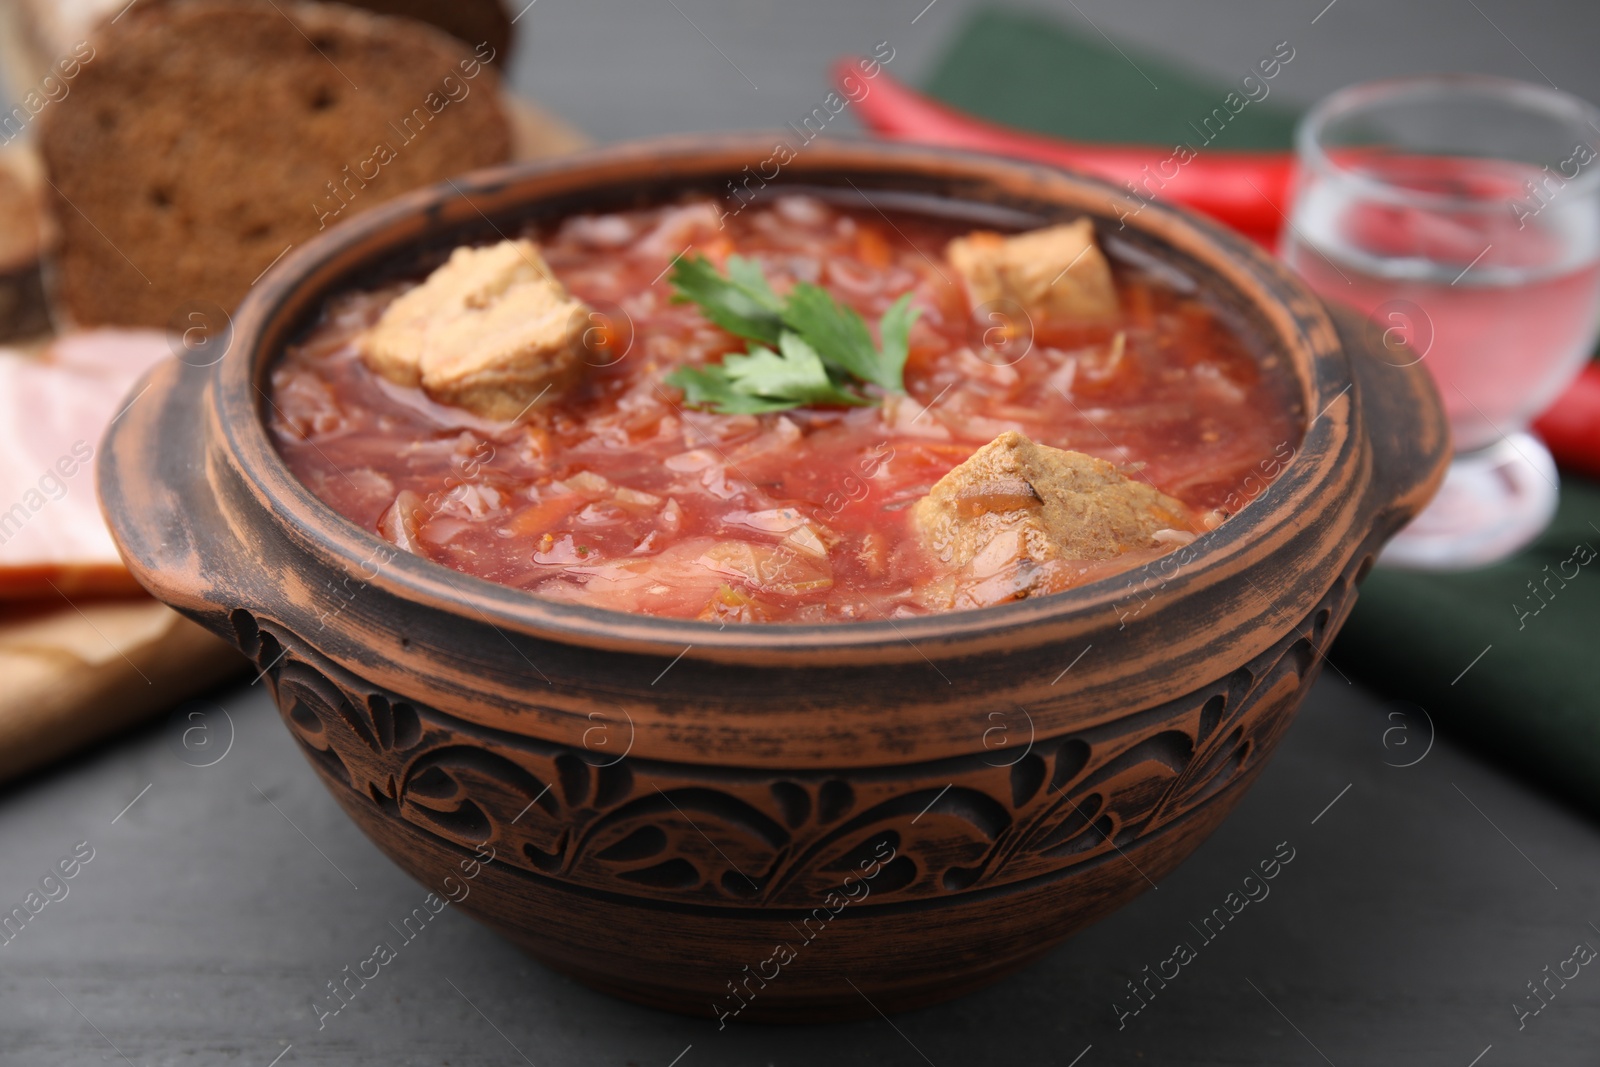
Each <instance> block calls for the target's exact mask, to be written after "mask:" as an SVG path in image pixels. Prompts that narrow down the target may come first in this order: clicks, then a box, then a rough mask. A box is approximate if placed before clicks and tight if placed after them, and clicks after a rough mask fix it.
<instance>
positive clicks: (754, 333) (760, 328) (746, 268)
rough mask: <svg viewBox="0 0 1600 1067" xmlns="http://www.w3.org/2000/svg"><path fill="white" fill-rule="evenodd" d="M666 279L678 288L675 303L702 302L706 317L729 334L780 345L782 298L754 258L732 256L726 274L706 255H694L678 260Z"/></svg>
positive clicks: (674, 298)
mask: <svg viewBox="0 0 1600 1067" xmlns="http://www.w3.org/2000/svg"><path fill="white" fill-rule="evenodd" d="M667 280H668V281H670V282H671V283H672V287H673V288H674V289H676V290H677V292H676V293H675V294H673V297H672V302H673V303H675V304H686V303H690V302H693V303H696V304H699V305H700V310H701V312H702V313H704V315H705V317H706V318H708V319H710V320H711V321H712V322H714V323H716V324H717V325H718V326H721V327H722V328H723V329H724V330H727V331H728V332H729V333H731V334H736V335H737V336H739V337H748V338H750V339H751V340H753V341H762V342H764V343H766V344H769V345H770V344H777V342H778V333H779V331H780V330H782V329H783V319H782V311H783V301H782V300H780V299H779V298H778V294H777V293H774V292H773V291H772V286H770V285H768V284H767V279H766V276H765V275H763V274H762V273H761V266H760V265H759V264H758V263H756V262H755V261H754V260H751V259H745V258H744V257H742V256H729V257H728V275H727V277H724V276H723V275H721V274H718V273H717V268H716V267H714V266H712V265H711V261H710V260H709V259H707V258H706V257H705V256H701V255H696V256H691V257H688V258H684V259H680V260H678V264H677V266H675V267H673V269H672V275H671V277H670V278H668V279H667Z"/></svg>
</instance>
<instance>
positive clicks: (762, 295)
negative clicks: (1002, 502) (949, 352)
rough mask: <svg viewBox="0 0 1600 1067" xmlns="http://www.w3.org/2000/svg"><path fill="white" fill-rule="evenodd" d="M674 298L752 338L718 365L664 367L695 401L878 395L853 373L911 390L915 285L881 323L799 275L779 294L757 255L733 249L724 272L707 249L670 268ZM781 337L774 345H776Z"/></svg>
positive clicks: (758, 408)
mask: <svg viewBox="0 0 1600 1067" xmlns="http://www.w3.org/2000/svg"><path fill="white" fill-rule="evenodd" d="M670 281H671V282H672V285H673V287H674V289H676V292H675V293H674V295H673V301H674V302H677V303H686V302H692V303H695V304H698V305H699V306H700V310H701V311H702V312H703V313H704V314H705V316H706V318H708V319H710V320H711V321H712V322H714V323H716V324H717V325H718V326H721V327H722V328H723V329H725V330H727V331H728V332H729V333H732V334H735V335H736V336H739V337H743V338H746V339H748V340H750V341H753V342H758V343H756V344H752V345H751V346H750V347H749V350H748V351H747V352H746V353H745V354H744V355H737V354H730V355H728V356H726V357H724V359H723V361H722V363H721V364H720V365H709V366H704V367H680V368H679V369H678V370H676V371H674V372H673V373H672V374H670V375H669V376H668V377H667V383H668V384H669V385H675V386H677V387H678V388H680V389H682V390H683V391H684V398H685V401H686V402H687V403H688V404H689V405H690V406H693V407H710V408H711V409H712V410H713V411H717V412H721V413H724V414H736V413H737V414H749V413H755V412H762V411H782V410H785V409H787V408H794V407H803V406H805V405H807V404H845V405H860V404H867V403H871V401H870V400H868V399H867V398H866V397H863V396H862V395H861V394H860V393H859V392H856V391H855V390H853V389H851V388H848V386H849V385H850V384H851V383H852V382H853V381H854V382H862V383H868V384H872V385H876V386H878V387H879V388H881V389H883V390H884V391H886V392H890V393H904V392H905V381H904V374H905V364H906V356H907V355H908V353H909V349H910V333H911V325H912V323H914V322H915V321H916V320H917V316H918V315H920V314H921V311H920V310H917V309H914V308H912V307H911V294H910V293H907V294H905V295H904V296H902V297H901V298H900V299H899V300H896V301H895V302H894V303H893V304H892V305H890V307H889V309H888V310H887V311H885V312H884V314H883V318H882V320H881V321H880V322H879V324H878V331H879V333H880V335H881V339H880V342H879V343H874V342H873V340H872V333H871V331H870V330H868V328H867V324H866V322H865V321H864V320H863V319H862V318H861V316H860V315H859V314H858V313H857V312H856V311H855V310H853V309H851V308H848V307H845V306H844V305H843V304H840V303H839V302H838V301H837V300H835V299H834V298H833V296H832V294H830V293H829V292H828V291H827V290H825V289H823V288H821V287H820V286H816V285H811V284H809V283H806V282H801V283H800V284H798V285H796V286H795V287H794V288H793V289H792V290H791V291H790V292H789V295H788V297H787V298H783V297H779V296H778V294H777V293H775V292H774V291H773V289H772V286H771V284H770V283H769V282H768V281H767V279H766V276H765V275H764V274H762V272H761V267H760V265H759V264H757V263H756V262H755V261H754V260H752V259H746V258H744V257H742V256H730V257H728V271H727V274H726V275H723V274H720V273H718V271H717V269H716V267H714V266H713V265H712V264H711V262H710V261H709V260H707V259H706V258H705V257H704V256H694V257H692V258H688V259H684V260H681V261H680V262H679V264H678V265H677V266H676V267H675V268H674V269H673V272H672V276H671V278H670ZM773 344H776V345H777V346H778V350H777V351H773V349H772V348H771V347H770V346H771V345H773Z"/></svg>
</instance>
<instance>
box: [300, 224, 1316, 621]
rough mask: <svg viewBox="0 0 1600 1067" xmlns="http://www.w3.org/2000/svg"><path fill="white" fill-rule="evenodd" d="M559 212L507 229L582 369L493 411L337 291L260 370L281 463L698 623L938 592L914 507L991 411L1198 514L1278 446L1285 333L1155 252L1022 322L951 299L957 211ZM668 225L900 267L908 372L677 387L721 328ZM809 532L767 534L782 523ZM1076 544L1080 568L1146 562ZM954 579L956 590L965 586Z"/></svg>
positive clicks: (720, 345)
mask: <svg viewBox="0 0 1600 1067" xmlns="http://www.w3.org/2000/svg"><path fill="white" fill-rule="evenodd" d="M720 222H721V225H720V226H719V218H718V212H717V210H716V209H715V208H714V207H713V206H712V204H711V203H710V202H709V201H692V202H687V203H682V204H675V205H671V206H666V207H658V208H650V209H642V210H633V211H622V212H617V213H613V214H597V215H582V216H576V217H572V218H569V219H567V220H566V221H565V222H563V223H561V224H560V225H557V226H555V227H553V228H551V229H549V230H547V231H544V232H531V233H530V234H529V236H532V237H533V238H534V239H536V240H538V241H539V243H540V244H541V246H542V248H543V251H544V254H545V257H546V259H547V261H548V262H549V264H550V266H551V268H552V270H553V271H554V272H555V273H556V275H557V276H558V277H559V279H560V280H561V281H562V282H563V283H564V284H565V285H566V286H567V287H568V289H570V290H571V291H572V293H573V294H574V295H576V296H577V297H579V298H581V299H583V300H584V301H586V302H587V303H589V304H590V305H591V306H592V307H594V308H596V309H597V315H596V317H595V319H594V323H595V326H594V330H593V331H592V332H591V333H590V335H589V338H590V340H591V341H593V342H595V345H594V347H593V348H592V350H591V353H590V357H589V359H588V362H589V364H590V366H588V367H587V368H586V374H585V377H584V378H583V380H582V381H581V383H580V384H578V385H577V386H575V387H573V388H572V389H571V390H569V391H568V392H567V393H566V394H564V395H563V396H561V397H560V398H559V399H556V400H554V401H552V402H550V403H548V404H546V405H544V406H542V407H538V408H535V409H534V410H533V411H532V412H530V413H529V414H528V415H526V416H525V417H524V419H523V420H522V421H521V422H517V423H497V422H489V421H487V420H483V419H480V418H477V417H475V416H473V415H471V414H470V413H468V412H465V411H462V410H460V409H456V408H451V407H445V406H442V405H439V404H436V403H433V402H432V401H430V400H429V399H428V398H427V397H425V396H424V395H423V394H422V393H421V392H420V391H418V390H416V389H411V388H406V387H401V386H397V385H394V384H392V383H389V382H387V381H384V380H383V379H381V378H379V377H378V376H377V375H375V374H373V373H372V372H371V371H369V370H368V369H367V367H366V366H365V364H364V363H363V362H362V360H361V357H360V355H359V354H358V352H357V349H356V345H355V341H356V338H357V337H358V335H359V334H360V332H361V331H362V330H363V329H364V328H366V327H367V326H369V325H370V324H372V323H373V322H375V321H376V319H377V318H378V316H379V315H380V314H381V313H382V311H383V309H384V307H385V306H386V305H387V304H388V302H389V301H391V300H392V299H393V298H394V297H395V296H396V295H397V294H398V293H399V292H402V291H404V289H405V288H406V286H403V285H402V286H389V287H386V288H382V289H378V290H375V291H370V292H353V293H347V294H345V295H342V296H340V297H337V298H335V299H333V300H331V301H330V302H329V304H328V306H327V308H326V310H325V312H324V314H323V316H322V319H321V321H320V322H319V323H318V324H317V325H316V326H315V327H314V328H313V329H312V330H311V332H310V333H309V335H308V336H307V337H306V338H305V340H303V341H302V342H301V343H299V344H297V345H295V346H293V347H291V348H290V349H289V350H288V351H287V352H286V353H285V355H284V357H283V359H282V361H281V363H280V364H279V365H278V366H277V367H276V368H274V371H273V375H272V403H271V405H270V407H269V413H270V424H271V432H272V435H273V437H274V440H275V441H276V444H277V447H278V449H279V451H280V453H281V454H282V455H283V457H284V459H285V460H286V461H287V463H288V464H289V467H290V469H291V470H292V471H293V472H294V473H295V475H296V476H297V477H299V478H300V479H301V480H302V481H303V482H304V483H305V484H306V485H307V486H309V487H310V489H311V490H312V491H313V492H314V493H315V494H316V495H317V496H318V497H319V498H321V499H322V500H323V501H324V502H325V503H327V504H328V505H329V506H330V507H332V508H333V509H334V510H335V511H337V512H338V513H339V514H341V515H343V516H345V517H347V518H348V519H350V520H351V521H353V522H355V523H357V524H359V525H360V526H362V527H364V528H366V529H368V530H373V531H376V532H378V533H380V535H382V536H385V537H387V538H388V539H389V540H391V541H393V542H396V543H397V544H399V545H400V546H401V547H403V548H406V549H408V550H410V551H413V552H415V553H417V554H418V555H421V556H425V557H426V558H428V559H432V560H434V561H436V562H439V563H442V564H444V565H446V566H448V567H453V568H455V569H456V570H459V571H463V572H465V573H468V574H473V575H477V576H479V577H482V578H486V579H489V580H491V581H495V582H501V583H504V584H506V585H511V586H516V587H518V588H522V589H527V590H529V591H530V592H533V593H536V594H539V595H541V596H544V597H549V598H553V599H559V600H564V601H571V602H576V603H583V604H589V605H593V606H596V607H602V608H612V609H616V610H621V611H632V612H642V613H647V614H653V615H664V616H673V617H678V618H701V619H709V620H715V621H738V622H756V621H777V622H821V621H828V620H869V619H885V618H895V617H901V616H910V615H922V614H928V613H930V612H934V611H940V610H948V609H949V608H951V607H952V606H954V605H955V604H956V603H957V601H956V600H955V599H953V598H952V590H951V586H950V583H951V580H952V579H951V577H950V575H949V574H948V573H946V572H947V570H948V568H947V567H946V566H945V565H943V564H941V563H940V562H939V561H938V560H937V559H936V558H935V557H934V556H933V555H932V554H931V553H929V552H927V551H926V550H925V549H924V548H923V547H922V546H921V544H920V543H919V541H918V538H917V536H916V534H915V532H914V531H913V530H912V528H911V525H910V505H912V504H913V503H915V502H916V501H917V500H918V499H919V498H920V497H922V496H923V495H924V494H925V493H927V491H928V489H929V487H930V486H932V485H933V483H934V482H935V481H937V480H938V479H939V478H940V477H942V476H943V475H944V474H945V473H946V472H948V471H949V470H950V469H951V468H952V467H954V466H955V465H956V464H958V463H960V462H961V461H963V460H965V459H966V458H967V457H968V456H969V455H971V454H972V452H973V451H974V450H975V449H977V448H978V447H980V446H981V445H983V444H986V443H987V442H989V441H990V440H992V439H993V438H994V437H995V436H996V435H997V434H999V433H1001V432H1003V431H1006V430H1017V431H1020V432H1022V433H1024V434H1026V435H1027V436H1029V437H1031V438H1033V439H1034V440H1036V441H1038V442H1040V443H1042V444H1048V445H1053V446H1056V447H1059V448H1070V449H1075V450H1077V451H1080V452H1086V453H1089V454H1091V455H1094V456H1099V457H1101V458H1103V459H1106V460H1109V461H1111V462H1113V463H1116V464H1118V465H1119V466H1121V467H1123V468H1124V469H1125V470H1128V471H1129V472H1130V473H1132V474H1133V475H1134V476H1137V477H1141V478H1143V479H1145V480H1147V481H1149V482H1151V483H1152V484H1154V485H1155V486H1156V487H1158V488H1159V489H1161V490H1163V491H1164V492H1166V493H1169V494H1171V495H1172V496H1175V497H1177V498H1178V499H1180V500H1182V501H1183V502H1185V503H1186V504H1188V505H1189V506H1190V507H1191V508H1193V509H1194V510H1195V512H1196V514H1197V516H1200V521H1201V525H1206V526H1209V525H1214V524H1215V523H1216V522H1218V521H1221V520H1222V519H1223V518H1225V517H1226V515H1227V514H1228V513H1230V512H1232V511H1236V510H1237V509H1238V507H1240V506H1242V504H1243V503H1244V502H1246V501H1248V499H1250V497H1252V496H1253V495H1255V493H1258V492H1259V489H1260V486H1261V484H1262V482H1263V481H1264V480H1270V478H1271V476H1273V475H1275V474H1276V472H1277V471H1278V470H1279V469H1281V467H1282V465H1283V464H1284V463H1285V462H1286V460H1287V459H1288V458H1289V457H1291V456H1292V455H1293V454H1294V449H1295V447H1296V445H1297V443H1298V441H1299V439H1300V434H1301V426H1302V425H1303V422H1304V412H1303V410H1302V409H1301V404H1300V402H1299V395H1300V394H1299V390H1298V388H1297V386H1296V385H1295V383H1294V380H1293V376H1292V372H1291V371H1290V369H1289V368H1288V367H1287V366H1284V365H1282V360H1281V357H1280V356H1278V355H1276V354H1274V353H1273V352H1272V351H1271V350H1270V349H1269V348H1267V347H1266V346H1265V345H1263V344H1262V343H1261V341H1260V340H1259V339H1258V338H1256V337H1254V336H1253V335H1252V334H1251V332H1250V330H1249V329H1248V328H1247V327H1246V326H1245V325H1244V324H1243V323H1239V322H1234V321H1231V319H1230V318H1229V316H1228V315H1226V314H1225V313H1224V312H1222V311H1221V310H1220V309H1219V308H1218V307H1217V306H1216V305H1215V304H1214V303H1213V302H1211V301H1209V300H1208V299H1207V298H1206V296H1205V295H1204V294H1203V293H1201V292H1200V291H1199V290H1198V289H1197V287H1195V286H1194V285H1193V284H1191V283H1189V282H1188V280H1187V279H1185V278H1182V277H1181V276H1177V275H1175V274H1173V273H1171V271H1170V270H1169V269H1167V268H1160V269H1159V273H1158V272H1157V269H1156V268H1149V269H1145V268H1141V267H1139V266H1137V265H1135V264H1134V263H1133V262H1132V261H1131V260H1129V259H1127V258H1122V259H1118V258H1117V257H1116V255H1115V254H1114V252H1115V250H1114V249H1112V250H1110V251H1111V252H1113V265H1114V270H1115V274H1116V281H1117V288H1118V292H1119V297H1120V301H1121V317H1120V321H1118V322H1115V323H1111V324H1107V325H1095V326H1077V327H1073V328H1056V329H1053V330H1052V331H1051V332H1049V333H1045V332H1039V333H1037V334H1034V335H1033V336H1031V337H1030V336H1029V334H1030V332H1031V330H1030V329H1029V326H1028V324H1027V323H1026V321H1025V319H1024V318H1022V317H1018V316H1014V315H1008V314H1005V312H1006V311H1007V310H1009V309H1000V313H999V314H988V313H989V312H991V311H994V310H995V309H981V311H982V312H983V313H984V314H982V315H978V316H975V313H974V310H973V309H972V308H971V307H969V305H968V301H967V297H966V295H965V291H964V289H963V288H962V286H961V283H960V280H959V278H957V277H956V275H955V274H954V272H953V271H952V270H951V268H950V267H949V266H948V265H946V264H945V263H944V260H943V255H942V252H943V248H944V245H945V243H946V242H947V241H949V240H950V239H951V238H952V237H956V236H960V235H961V234H962V233H964V232H967V231H968V230H970V229H971V228H972V227H971V226H970V225H967V224H962V223H957V222H954V221H951V220H948V219H943V218H936V217H930V216H923V215H915V214H896V215H894V216H892V217H891V216H885V215H882V214H879V213H878V212H876V211H873V210H863V211H855V210H846V209H843V208H840V207H837V206H833V205H830V204H828V203H825V202H823V201H820V200H816V199H813V198H810V197H804V196H785V197H782V198H774V199H773V200H772V201H770V202H769V203H768V204H767V205H764V206H756V205H752V206H750V207H747V208H746V209H745V210H743V211H741V212H740V213H739V214H737V215H733V216H728V217H726V218H725V219H721V220H720ZM686 249H690V250H698V251H700V252H702V253H704V254H706V255H708V256H709V257H710V258H711V259H712V260H713V261H716V262H718V263H720V262H722V261H724V260H725V259H726V257H727V256H728V255H729V254H732V253H738V254H741V255H745V256H751V257H754V258H755V259H757V260H758V261H759V262H760V263H761V265H762V266H763V268H764V269H765V271H766V273H767V275H768V277H769V278H771V279H772V281H773V283H774V285H775V286H776V287H777V288H778V289H779V291H780V292H781V291H782V290H783V289H784V288H785V287H786V286H787V285H790V284H793V283H794V282H796V281H809V282H814V283H816V284H819V285H822V286H823V287H824V288H826V289H828V290H829V291H830V292H831V293H833V295H834V296H835V297H836V298H838V299H839V300H840V301H841V302H843V303H845V304H848V305H849V306H851V307H854V308H855V309H856V310H858V311H859V312H861V313H862V315H863V316H865V317H866V319H867V321H868V322H869V323H873V324H874V325H875V324H876V322H877V319H878V317H879V316H880V315H881V314H882V312H883V311H884V310H885V309H886V308H887V307H888V306H889V305H890V303H892V302H893V301H894V300H895V299H896V298H897V297H899V296H900V295H901V294H903V293H907V292H910V293H912V294H913V302H914V304H915V305H916V306H917V307H919V308H921V309H922V316H921V318H920V319H919V321H918V322H917V324H916V326H915V327H914V329H913V332H912V336H911V356H910V359H909V361H908V363H907V367H906V374H905V382H906V388H907V391H908V393H909V396H907V397H893V398H890V399H889V400H888V401H887V402H886V403H884V404H882V405H876V406H873V407H864V408H852V409H797V410H794V411H789V412H783V413H777V414H765V415H716V414H709V413H706V412H700V411H692V410H687V409H685V408H684V407H683V405H682V400H683V397H682V394H681V393H680V392H679V391H678V390H676V389H674V388H672V387H670V386H667V385H664V384H663V382H662V379H663V378H664V377H665V376H666V375H667V374H668V373H670V372H671V371H672V369H673V368H675V367H677V366H679V365H682V364H684V363H701V362H706V361H708V360H715V359H716V358H718V357H720V356H721V355H723V354H725V353H728V352H737V351H743V348H744V343H743V342H742V341H739V340H737V339H736V338H734V337H732V336H730V335H729V334H726V333H724V332H723V331H722V330H720V329H719V328H717V327H715V326H713V325H711V324H710V323H709V322H707V321H706V319H705V318H704V317H703V316H702V315H701V313H700V311H699V310H698V309H697V308H696V307H694V306H693V305H688V304H674V303H672V302H671V301H670V298H671V296H672V290H671V287H670V285H669V283H668V282H667V280H666V275H667V273H668V266H669V264H670V263H671V262H672V261H673V258H674V257H675V256H678V255H680V254H681V253H683V252H684V251H685V250H686ZM800 522H804V523H807V524H809V525H810V526H811V527H812V528H813V529H815V530H816V531H818V533H819V534H820V535H821V538H822V540H823V541H824V543H825V547H826V557H825V558H816V557H814V556H809V555H798V556H797V555H796V554H794V553H792V552H784V551H782V550H780V549H779V548H778V547H777V546H778V545H779V542H780V541H781V540H782V539H783V538H785V536H787V535H788V534H789V533H790V532H791V530H792V528H793V527H794V526H795V524H796V523H800ZM1155 555H1159V553H1157V552H1151V551H1143V550H1141V551H1133V552H1129V553H1127V554H1125V555H1124V556H1121V557H1118V558H1117V559H1114V560H1110V561H1102V562H1100V563H1088V562H1086V563H1084V564H1083V566H1082V567H1081V568H1080V569H1079V579H1078V580H1079V581H1080V582H1081V581H1088V580H1092V579H1094V578H1097V577H1103V576H1105V575H1106V574H1109V573H1114V572H1116V571H1118V570H1123V569H1126V568H1129V567H1132V566H1135V565H1137V564H1139V563H1142V562H1144V561H1146V560H1148V559H1150V558H1153V557H1154V556H1155ZM971 602H972V601H971V599H970V598H968V600H967V601H966V603H968V604H970V603H971Z"/></svg>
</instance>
